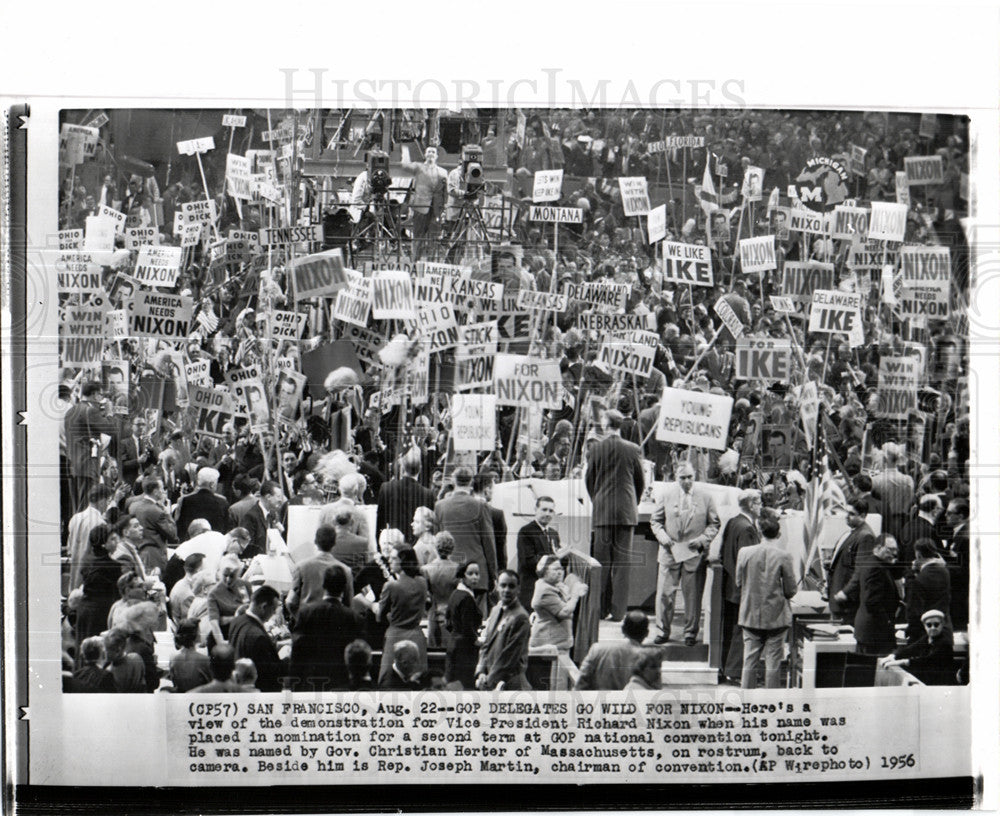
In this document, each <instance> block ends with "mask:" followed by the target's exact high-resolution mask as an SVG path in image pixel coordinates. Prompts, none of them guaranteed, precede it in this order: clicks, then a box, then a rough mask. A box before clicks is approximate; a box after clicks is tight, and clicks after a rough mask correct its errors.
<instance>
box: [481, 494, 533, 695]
mask: <svg viewBox="0 0 1000 816" xmlns="http://www.w3.org/2000/svg"><path fill="white" fill-rule="evenodd" d="M470 476H471V474H470ZM497 593H498V595H499V596H500V602H499V603H498V604H497V605H496V606H495V607H493V611H492V612H490V616H489V618H488V619H487V621H486V631H485V633H484V634H483V646H482V648H481V649H480V651H479V663H478V664H477V666H476V688H477V689H480V690H486V689H497V690H500V689H503V690H505V691H521V690H530V689H531V686H530V685H529V683H528V677H527V675H526V674H525V671H526V669H527V667H528V640H529V639H530V638H531V621H530V620H529V618H528V613H527V612H526V611H525V609H524V607H523V606H521V603H520V602H519V601H518V599H517V594H518V581H517V573H516V572H514V571H513V570H504V571H503V572H501V573H500V577H499V578H498V579H497Z"/></svg>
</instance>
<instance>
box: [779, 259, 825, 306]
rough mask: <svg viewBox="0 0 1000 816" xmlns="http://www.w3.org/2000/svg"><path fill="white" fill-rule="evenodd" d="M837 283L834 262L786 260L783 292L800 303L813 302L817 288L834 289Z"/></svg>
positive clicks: (782, 282)
mask: <svg viewBox="0 0 1000 816" xmlns="http://www.w3.org/2000/svg"><path fill="white" fill-rule="evenodd" d="M835 285H836V281H835V275H834V270H833V264H828V263H820V262H819V261H809V262H807V263H798V262H795V261H785V266H784V269H783V270H782V272H781V294H782V295H784V296H786V297H789V298H791V299H792V302H794V303H799V304H806V303H812V296H813V292H815V291H816V290H817V289H833V287H834V286H835Z"/></svg>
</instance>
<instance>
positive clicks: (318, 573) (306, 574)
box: [288, 552, 354, 613]
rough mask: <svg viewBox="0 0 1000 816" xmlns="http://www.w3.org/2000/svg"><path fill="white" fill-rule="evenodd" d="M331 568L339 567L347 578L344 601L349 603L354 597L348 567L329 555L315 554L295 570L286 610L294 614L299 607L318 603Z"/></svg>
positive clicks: (351, 577) (352, 582)
mask: <svg viewBox="0 0 1000 816" xmlns="http://www.w3.org/2000/svg"><path fill="white" fill-rule="evenodd" d="M331 567H339V568H340V569H341V570H343V572H344V573H345V575H346V576H347V587H346V588H345V590H344V600H345V601H346V602H347V603H350V601H351V598H353V597H354V576H353V574H352V573H351V569H350V567H348V566H347V565H346V564H344V563H342V562H340V561H338V560H337V559H336V558H335V557H334V556H333V555H332V554H331V553H325V552H317V553H316V555H314V556H313V557H312V558H307V559H306V560H305V561H303V562H302V563H301V564H299V565H298V568H297V569H296V570H295V580H294V581H293V583H292V590H291V592H289V593H288V609H289V610H290V611H291V612H292V613H295V612H296V611H297V610H298V609H299V607H300V606H305V605H306V604H310V603H318V602H319V601H321V600H322V599H323V596H324V592H323V578H324V576H325V575H326V571H327V570H328V569H330V568H331Z"/></svg>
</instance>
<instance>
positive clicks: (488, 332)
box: [455, 320, 500, 361]
mask: <svg viewBox="0 0 1000 816" xmlns="http://www.w3.org/2000/svg"><path fill="white" fill-rule="evenodd" d="M499 339H500V330H499V327H498V326H497V321H496V320H484V321H481V322H479V323H466V324H465V325H464V326H459V327H458V348H457V349H455V360H456V361H460V360H468V359H471V358H473V357H478V356H481V355H483V354H490V355H492V354H496V353H497V342H498V341H499Z"/></svg>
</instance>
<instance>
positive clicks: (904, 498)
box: [872, 442, 913, 539]
mask: <svg viewBox="0 0 1000 816" xmlns="http://www.w3.org/2000/svg"><path fill="white" fill-rule="evenodd" d="M883 451H884V453H885V470H883V471H882V472H881V473H879V474H877V475H876V476H875V477H874V478H872V496H874V497H875V498H876V499H877V500H878V502H879V510H880V512H881V513H882V532H884V533H888V534H889V535H891V536H893V537H894V538H897V539H898V538H899V535H900V531H901V530H902V527H903V524H904V523H905V521H906V514H907V512H908V511H909V509H910V505H911V503H912V502H913V478H912V477H911V476H907V475H906V474H905V473H902V472H901V471H900V470H899V468H898V467H897V465H898V464H899V462H900V461H901V460H903V459H904V448H903V447H902V446H901V445H897V444H895V443H894V442H886V444H885V445H884V447H883Z"/></svg>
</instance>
